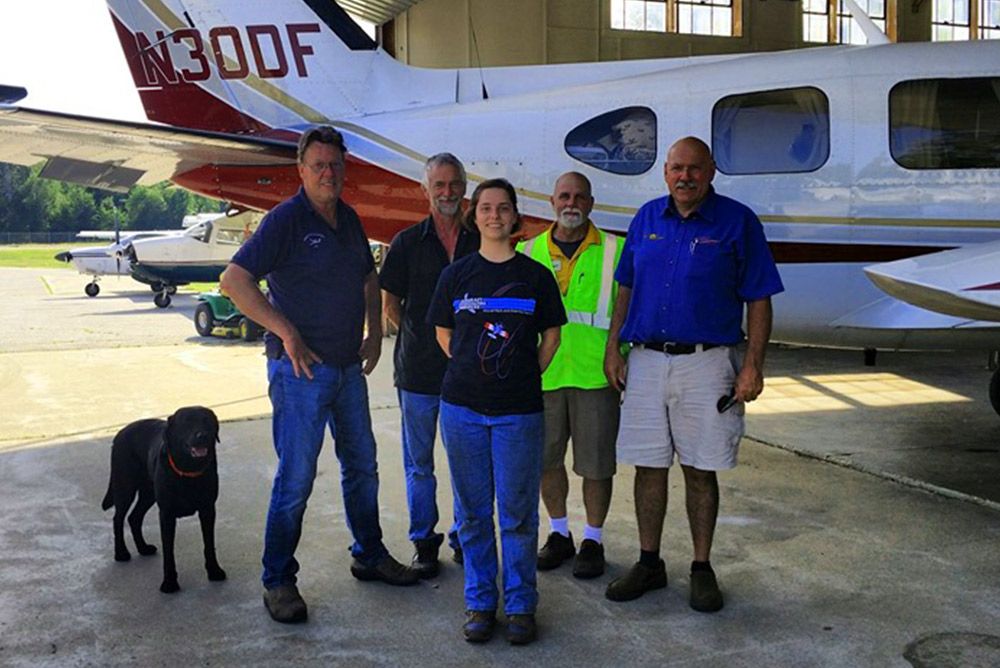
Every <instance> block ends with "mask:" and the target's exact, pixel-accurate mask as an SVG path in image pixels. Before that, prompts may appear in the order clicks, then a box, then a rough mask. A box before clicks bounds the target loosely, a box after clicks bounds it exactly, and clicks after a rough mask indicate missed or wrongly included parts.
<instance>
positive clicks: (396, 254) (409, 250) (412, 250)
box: [379, 216, 479, 394]
mask: <svg viewBox="0 0 1000 668" xmlns="http://www.w3.org/2000/svg"><path fill="white" fill-rule="evenodd" d="M478 250H479V232H478V231H474V230H467V229H465V227H464V226H463V227H462V228H461V229H460V230H459V233H458V240H457V241H456V243H455V257H454V259H455V260H458V259H459V258H461V257H464V256H465V255H468V254H469V253H474V252H476V251H478ZM447 266H448V253H447V252H446V251H445V249H444V245H442V243H441V241H440V240H439V239H438V236H437V231H436V230H435V228H434V219H433V218H431V217H430V216H428V217H427V218H425V219H424V220H423V221H421V222H419V223H417V224H416V225H413V226H412V227H408V228H406V229H405V230H403V231H402V232H400V233H399V234H397V235H396V237H395V238H394V239H393V240H392V244H391V245H390V246H389V252H388V254H387V255H386V256H385V261H384V262H383V264H382V272H381V274H380V275H379V283H380V285H381V286H382V289H383V290H386V291H387V292H391V293H392V294H394V295H396V296H397V297H399V298H400V301H401V302H402V307H403V316H402V322H400V323H399V335H398V336H397V337H396V347H395V349H394V350H393V354H392V361H393V364H394V365H395V370H394V372H393V380H394V381H395V383H396V387H398V388H400V389H402V390H406V391H408V392H417V393H419V394H440V393H441V380H442V378H444V371H445V367H446V366H447V364H448V358H447V357H446V356H445V354H444V353H443V352H442V351H441V347H440V346H439V345H438V343H437V337H436V336H435V333H434V325H431V324H428V323H427V309H428V307H429V306H430V302H431V297H432V296H433V295H434V288H435V287H436V286H437V282H438V278H439V277H440V276H441V271H442V270H443V269H444V268H445V267H447Z"/></svg>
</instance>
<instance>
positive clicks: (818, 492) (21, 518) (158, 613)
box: [0, 270, 1000, 667]
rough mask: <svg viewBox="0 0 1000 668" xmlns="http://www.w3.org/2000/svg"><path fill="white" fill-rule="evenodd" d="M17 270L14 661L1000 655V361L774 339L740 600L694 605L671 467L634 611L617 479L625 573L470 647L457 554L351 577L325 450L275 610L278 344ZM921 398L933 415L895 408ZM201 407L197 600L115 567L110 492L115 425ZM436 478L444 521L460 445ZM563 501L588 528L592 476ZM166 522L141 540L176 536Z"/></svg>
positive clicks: (187, 305) (731, 521) (611, 540)
mask: <svg viewBox="0 0 1000 668" xmlns="http://www.w3.org/2000/svg"><path fill="white" fill-rule="evenodd" d="M0 281H2V285H3V286H4V287H3V288H2V291H3V297H4V298H3V299H2V300H0V350H2V351H3V352H2V353H0V392H2V397H3V400H4V401H3V403H4V405H5V406H6V407H7V410H5V416H4V420H3V421H0V422H2V424H0V479H2V480H3V481H4V484H3V485H2V486H0V518H2V519H0V549H2V552H0V554H2V555H3V556H2V563H3V568H2V569H0V665H10V666H27V665H31V666H39V665H42V666H46V665H52V666H73V665H88V666H89V665H95V666H105V665H141V666H150V665H154V666H159V665H176V664H178V663H179V662H183V663H186V664H191V665H234V664H245V665H255V666H256V665H264V666H267V665H279V664H285V663H287V662H288V661H289V660H291V661H296V662H299V663H304V664H308V665H351V666H355V665H358V666H369V665H370V666H394V665H412V664H424V663H431V664H436V665H448V666H451V665H468V664H473V665H529V664H530V665H537V664H539V663H542V664H544V663H552V664H555V663H556V662H559V663H560V664H566V665H609V664H612V663H618V664H620V665H642V666H645V665H649V666H652V665H684V666H687V665H692V666H762V665H775V666H907V665H913V666H921V667H932V666H934V667H938V666H940V667H944V666H998V665H1000V596H998V594H1000V578H998V577H997V567H996V563H997V556H998V549H997V545H998V538H1000V509H998V506H997V505H996V504H995V503H994V502H995V501H996V500H997V496H996V493H997V486H998V483H997V480H998V477H997V475H996V473H997V470H996V467H997V461H996V460H997V459H998V455H997V452H996V449H997V446H998V444H1000V439H998V438H997V437H998V435H1000V432H998V423H1000V419H998V418H997V416H996V415H995V414H993V413H992V412H991V411H990V409H989V407H988V405H986V403H985V400H984V399H982V398H980V397H982V396H983V394H984V393H985V382H986V380H987V379H988V375H987V374H986V372H985V370H984V369H983V366H984V365H983V362H984V361H985V360H984V359H979V358H978V357H975V356H968V355H950V356H949V355H919V356H902V355H882V356H881V357H880V360H879V365H878V366H876V367H875V368H874V369H872V368H867V367H863V366H862V365H861V356H860V353H839V352H829V351H824V352H820V351H801V350H782V349H777V348H776V349H774V350H773V351H772V352H771V353H770V357H769V364H768V379H769V383H768V389H767V391H766V392H765V395H764V398H762V400H761V401H759V402H758V403H757V405H756V406H754V410H752V411H751V413H750V417H749V419H748V434H749V437H748V438H747V439H746V440H745V441H744V443H743V446H742V449H741V462H740V466H739V467H738V468H737V469H735V470H734V471H732V472H729V473H726V474H723V475H722V476H721V477H720V482H721V485H722V512H721V516H720V519H719V529H718V532H717V537H716V545H715V549H714V552H713V563H714V565H715V568H716V571H717V572H718V574H719V578H720V581H721V584H722V587H723V590H724V592H725V593H726V596H727V604H726V608H725V609H724V610H723V611H722V612H720V613H718V614H716V615H703V614H699V613H696V612H693V611H692V610H691V609H690V608H689V607H688V606H687V600H686V597H687V582H688V578H687V566H688V562H689V559H690V539H689V537H688V533H687V527H686V522H685V519H684V514H683V510H682V508H681V507H680V504H679V503H678V502H679V501H680V500H681V499H682V497H683V485H682V483H681V482H680V480H679V476H673V477H672V479H671V490H670V491H671V498H672V504H671V508H670V509H669V512H668V519H667V527H666V534H665V541H664V557H665V559H666V561H667V568H668V573H669V576H670V586H669V587H668V588H667V589H666V590H664V591H659V592H653V593H650V594H647V595H646V596H644V597H643V598H641V599H639V600H638V601H634V602H631V603H624V604H620V603H612V602H610V601H607V600H606V599H604V597H603V591H604V587H605V586H606V585H607V582H608V581H609V580H610V579H611V578H612V577H614V576H616V575H617V574H620V573H621V572H622V571H623V570H624V569H626V568H628V566H629V565H630V564H631V563H632V562H633V561H634V560H635V558H636V556H637V546H636V534H635V521H634V507H633V504H632V499H631V487H632V474H631V471H629V470H622V471H621V472H620V473H619V475H618V477H617V478H616V491H615V496H614V501H613V504H612V511H611V516H610V518H609V521H608V524H607V529H606V533H605V536H606V541H605V542H606V546H607V553H608V558H609V562H610V568H609V573H608V574H607V575H606V576H604V577H602V578H599V579H598V580H595V581H590V582H585V581H579V580H575V579H573V578H572V577H571V576H570V574H569V572H568V571H569V569H568V567H563V568H561V569H558V570H556V571H554V572H550V573H542V574H540V575H539V587H540V594H541V603H540V607H539V614H538V617H539V622H540V625H541V638H540V640H539V641H538V642H537V643H535V644H534V645H531V646H529V647H525V648H512V647H509V646H508V645H507V644H506V643H505V642H504V641H503V639H502V637H498V638H496V639H494V640H493V641H492V642H491V643H489V644H487V645H485V646H470V645H467V644H466V643H464V642H463V641H462V640H461V638H460V634H459V626H460V624H461V621H462V609H463V605H462V576H461V569H460V568H459V567H458V566H456V565H454V564H452V563H450V562H446V563H445V566H444V569H443V572H442V575H441V576H440V577H439V578H437V579H435V580H432V581H429V582H425V583H422V584H421V585H419V586H417V587H413V588H409V589H395V588H391V587H387V586H385V585H382V584H370V583H361V582H358V581H356V580H354V579H353V578H352V577H351V576H350V574H349V572H348V564H349V556H348V554H347V547H348V545H349V543H350V539H349V535H348V532H347V530H346V527H345V526H344V519H343V513H342V503H341V501H340V490H339V481H338V477H339V476H338V475H337V464H336V462H335V460H334V457H333V455H332V448H328V450H327V452H326V453H325V454H324V457H323V458H322V465H321V473H320V477H319V480H318V482H317V485H316V489H315V492H314V494H313V498H312V501H311V504H310V509H309V512H308V513H307V518H306V526H305V530H304V537H303V542H302V545H301V547H300V550H299V555H298V556H299V559H300V561H301V562H302V573H301V582H300V584H301V588H302V591H303V594H304V596H305V597H306V599H307V600H308V601H309V603H310V608H311V610H310V613H311V615H310V622H309V623H308V624H306V625H303V626H296V627H286V626H281V625H278V624H275V623H273V622H272V621H271V620H270V619H269V618H268V616H267V614H266V612H265V611H264V609H263V606H262V605H261V601H260V585H259V558H260V557H259V555H260V549H261V532H262V526H263V518H264V513H265V509H266V505H267V497H268V489H269V485H270V478H271V475H272V474H273V468H274V457H273V453H272V451H271V445H270V422H269V421H268V420H267V419H266V416H267V411H268V407H267V404H266V401H265V396H264V382H263V360H262V359H261V358H260V349H259V347H255V346H253V345H249V344H243V343H237V342H225V341H221V340H219V341H211V342H202V341H198V340H197V339H196V337H194V330H193V326H192V325H191V321H190V314H191V311H192V310H193V301H192V300H191V299H190V298H188V297H183V296H182V297H181V298H180V299H178V300H176V301H175V304H176V306H175V307H174V308H171V309H168V310H167V311H159V310H157V309H155V308H154V307H153V306H152V305H151V304H150V303H149V299H150V297H149V293H148V292H144V291H142V289H139V290H135V291H132V289H131V286H130V285H129V284H128V283H125V282H122V284H121V285H120V286H119V287H117V289H116V287H115V286H114V285H113V284H107V283H106V284H105V290H104V292H102V295H101V296H100V297H98V298H96V299H93V300H88V299H87V298H85V297H83V296H82V286H83V283H84V282H85V281H84V279H83V278H82V277H79V276H76V275H75V274H72V273H70V272H61V271H58V270H53V271H51V272H42V274H41V275H39V272H37V271H32V270H0ZM126 287H127V288H128V290H124V289H123V288H126ZM125 316H127V317H125ZM384 352H385V354H386V357H384V358H383V363H382V364H381V365H380V366H379V368H378V369H377V370H376V372H375V374H374V375H373V377H372V380H371V390H372V415H373V421H374V425H375V432H376V438H377V440H378V443H379V446H380V455H379V462H380V472H381V481H382V485H381V494H380V503H381V508H382V528H383V531H384V533H385V537H386V543H387V545H388V546H389V548H390V550H391V551H392V552H393V553H394V554H395V555H396V556H397V557H398V558H400V559H404V560H405V559H408V557H409V555H410V546H409V544H408V543H407V541H406V526H407V513H406V507H405V495H404V482H403V477H402V473H401V463H400V457H399V447H400V446H399V438H398V419H399V415H398V408H397V406H396V401H395V393H394V391H393V388H392V386H391V364H389V363H386V362H389V357H388V352H389V342H387V345H386V348H385V351H384ZM872 374H878V375H875V376H873V375H872ZM918 395H919V396H920V397H921V399H920V401H921V402H922V403H909V404H900V403H899V402H901V401H911V402H912V401H915V400H916V399H917V397H918ZM907 397H908V399H907ZM894 402H895V403H894ZM192 403H204V404H206V405H210V406H212V407H213V408H215V409H216V411H217V412H218V413H219V414H220V416H222V417H223V419H224V420H226V422H225V424H224V425H223V430H222V443H221V444H220V476H221V481H222V494H221V498H220V502H219V527H218V542H219V555H220V561H221V563H222V565H223V566H224V567H225V568H226V569H227V571H228V573H229V580H228V581H227V582H225V583H209V582H208V581H207V580H206V579H205V576H204V571H203V569H202V567H201V556H200V536H199V533H198V528H197V522H195V521H194V520H192V519H189V520H185V521H182V522H181V523H180V525H179V529H178V541H177V543H178V551H177V557H178V569H179V571H180V581H181V586H182V587H183V590H182V591H181V592H180V593H179V594H177V595H174V596H166V595H163V594H160V593H159V592H158V591H157V586H158V584H159V580H160V568H161V562H160V559H159V557H151V558H138V557H136V558H134V559H133V561H132V562H130V563H127V564H118V563H115V562H114V561H113V560H112V544H111V518H110V513H102V512H101V511H100V507H99V504H100V499H101V497H102V496H103V493H104V490H105V489H106V485H107V474H108V471H107V467H108V447H109V443H110V435H111V434H113V433H114V431H115V430H116V429H117V428H119V427H120V426H121V425H122V424H125V423H127V422H129V421H131V420H132V419H135V418H137V417H147V416H152V415H162V414H165V413H168V412H170V411H172V410H173V409H174V408H176V407H177V406H180V405H185V404H192ZM765 442H766V443H770V444H772V445H776V446H779V447H772V446H771V445H766V444H765ZM792 450H796V451H799V452H803V453H807V454H808V455H809V456H799V455H797V454H795V452H792ZM823 459H827V460H830V461H833V462H836V463H839V464H845V465H847V466H853V467H859V468H861V469H863V470H861V471H859V470H854V469H852V468H847V467H846V466H838V465H831V463H830V462H829V461H823ZM439 471H440V472H441V478H442V488H443V489H442V493H440V494H439V497H440V503H441V506H442V515H443V516H447V515H448V513H449V512H450V507H449V506H450V504H449V498H448V496H449V495H448V494H447V493H446V492H445V490H446V489H447V467H446V465H445V462H444V459H443V455H442V456H441V457H440V458H439ZM892 477H895V478H897V479H900V480H903V481H904V482H907V483H908V484H900V483H898V482H893V481H892V480H890V479H889V478H892ZM956 497H958V498H956ZM571 507H572V508H573V510H572V511H571V515H570V518H571V527H572V528H573V530H574V531H575V532H576V533H579V532H580V531H581V529H582V512H581V508H580V502H579V489H578V486H577V485H574V489H573V492H572V497H571ZM154 517H155V514H154V515H150V516H149V517H148V518H147V523H146V524H147V535H148V536H150V538H151V541H152V542H154V543H157V542H158V531H157V529H156V526H155V519H154Z"/></svg>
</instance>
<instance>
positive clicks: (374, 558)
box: [261, 356, 388, 589]
mask: <svg viewBox="0 0 1000 668" xmlns="http://www.w3.org/2000/svg"><path fill="white" fill-rule="evenodd" d="M311 370H312V374H313V379H312V380H309V379H308V378H306V377H305V375H302V376H301V377H299V378H296V377H295V374H294V372H293V371H292V364H291V362H290V361H289V360H288V358H287V357H284V356H283V357H282V358H281V359H279V360H272V359H269V360H268V361H267V379H268V383H269V387H268V394H269V395H270V397H271V406H272V407H273V411H274V417H273V420H272V431H273V436H274V449H275V452H277V454H278V470H277V472H276V473H275V474H274V485H273V487H272V488H271V505H270V507H269V508H268V511H267V524H266V526H265V529H264V557H263V560H262V561H263V564H264V573H263V575H262V577H261V579H262V580H263V583H264V587H265V588H266V589H271V588H273V587H277V586H279V585H287V584H295V581H296V578H295V574H296V573H297V572H298V570H299V563H298V561H296V560H295V548H296V547H297V546H298V544H299V538H300V537H301V535H302V516H303V515H304V514H305V511H306V502H307V501H308V500H309V494H310V493H311V492H312V488H313V481H314V480H315V478H316V464H317V461H318V459H319V453H320V450H321V449H322V447H323V430H324V428H325V427H326V426H327V425H329V427H330V434H331V435H332V436H333V441H334V450H335V452H336V454H337V459H339V460H340V483H341V487H342V490H343V495H344V511H345V514H346V516H347V527H348V529H350V531H351V534H352V535H353V536H354V544H353V545H352V546H351V554H352V555H354V557H355V558H356V559H357V560H358V561H360V562H362V563H363V564H365V565H372V564H375V563H377V562H378V561H379V560H380V559H382V557H384V556H385V555H386V554H388V552H387V551H386V549H385V545H383V544H382V529H381V528H380V527H379V521H378V466H377V464H376V462H375V437H374V435H373V434H372V423H371V414H370V413H369V412H368V384H367V382H366V381H365V377H364V375H363V374H362V373H361V365H360V364H352V365H348V366H343V367H338V366H331V365H327V364H314V365H313V366H312V367H311Z"/></svg>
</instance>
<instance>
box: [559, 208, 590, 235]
mask: <svg viewBox="0 0 1000 668" xmlns="http://www.w3.org/2000/svg"><path fill="white" fill-rule="evenodd" d="M585 220H587V218H586V217H585V216H584V215H583V212H582V211H580V210H579V209H563V210H562V211H560V212H559V224H560V225H561V226H563V227H565V228H566V229H567V230H575V229H576V228H578V227H580V226H581V225H583V223H584V221H585Z"/></svg>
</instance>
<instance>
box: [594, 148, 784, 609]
mask: <svg viewBox="0 0 1000 668" xmlns="http://www.w3.org/2000/svg"><path fill="white" fill-rule="evenodd" d="M714 176H715V163H714V162H713V160H712V155H711V151H710V150H709V148H708V146H707V145H706V144H705V143H704V142H703V141H701V140H700V139H697V138H695V137H686V138H684V139H681V140H679V141H677V142H676V143H675V144H674V145H673V146H671V147H670V151H669V152H668V154H667V162H666V165H665V166H664V178H665V180H666V182H667V189H668V190H669V192H670V195H669V196H668V197H661V198H658V199H655V200H652V201H650V202H647V203H646V204H645V205H643V206H642V208H640V209H639V211H638V212H637V213H636V215H635V218H633V219H632V223H631V225H630V226H629V230H628V236H627V238H626V241H625V248H624V250H623V251H622V255H621V260H620V262H619V264H618V269H617V271H616V273H615V279H616V280H617V281H618V283H619V285H620V288H619V292H618V297H617V299H616V301H615V308H614V312H613V314H612V321H611V328H610V332H609V336H608V345H607V349H606V351H605V358H604V370H605V374H606V375H607V377H608V380H609V382H611V384H612V385H614V386H615V387H616V388H617V389H618V390H619V391H621V392H622V393H623V401H622V409H621V422H620V427H619V430H618V443H617V447H618V461H619V462H621V463H623V464H633V465H635V467H636V472H635V508H636V519H637V521H638V525H639V545H640V557H639V561H638V563H636V564H635V565H634V566H633V567H632V568H631V569H630V570H629V572H628V573H626V574H625V575H624V576H622V577H620V578H618V579H616V580H614V581H613V582H612V583H611V584H610V585H608V589H607V592H606V596H607V598H609V599H611V600H613V601H628V600H632V599H634V598H638V597H639V596H642V594H644V593H645V592H647V591H649V590H652V589H661V588H663V587H666V586H667V574H666V568H665V565H664V562H663V560H662V559H661V558H660V538H661V535H662V533H663V519H664V516H665V514H666V509H667V473H668V471H669V467H670V465H671V464H672V463H673V459H674V455H675V454H676V456H677V460H678V461H679V462H680V465H681V470H682V471H683V473H684V486H685V496H686V505H687V514H688V522H689V524H690V527H691V538H692V542H693V544H694V561H693V562H692V564H691V580H690V586H691V589H690V604H691V607H692V608H694V609H695V610H698V611H700V612H715V611H717V610H720V609H721V608H722V605H723V597H722V592H721V591H719V585H718V581H717V580H716V577H715V573H714V572H713V570H712V566H711V563H710V561H709V554H710V552H711V549H712V538H713V536H714V533H715V521H716V517H717V515H718V509H719V486H718V481H717V479H716V471H721V470H726V469H731V468H733V467H734V466H736V452H737V448H738V447H739V441H740V438H741V437H742V436H743V404H744V403H745V402H747V401H753V400H754V399H756V398H757V396H758V395H759V394H760V392H761V390H762V389H763V387H764V376H763V369H764V353H765V351H766V348H767V342H768V339H769V338H770V335H771V295H774V294H777V293H779V292H781V291H782V290H783V289H784V288H783V287H782V284H781V278H780V277H779V276H778V271H777V268H776V267H775V264H774V259H773V258H772V257H771V252H770V250H769V249H768V246H767V241H766V239H765V238H764V230H763V227H762V226H761V224H760V221H759V220H758V219H757V216H756V215H754V213H753V211H751V210H750V209H749V208H747V207H746V206H744V205H743V204H740V203H739V202H737V201H735V200H732V199H729V198H728V197H723V196H722V195H719V194H717V193H716V192H715V191H714V189H713V188H712V185H711V184H712V178H713V177H714ZM744 304H746V315H747V332H746V348H745V351H744V353H743V356H742V360H740V359H739V358H738V355H737V352H736V349H735V348H734V347H733V346H736V345H737V344H740V343H741V342H742V341H743V339H744V337H743V331H742V329H741V326H742V322H743V309H744ZM622 342H627V343H630V344H631V345H632V350H631V352H630V353H629V358H628V365H627V367H626V363H625V360H624V358H623V356H622V354H621V349H620V343H622Z"/></svg>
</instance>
